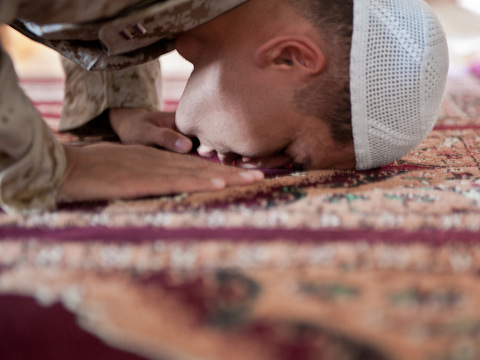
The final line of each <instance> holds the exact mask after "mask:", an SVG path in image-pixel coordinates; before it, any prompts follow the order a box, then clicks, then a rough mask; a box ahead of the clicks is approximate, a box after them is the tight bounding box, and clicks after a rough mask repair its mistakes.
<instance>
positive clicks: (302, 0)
mask: <svg viewBox="0 0 480 360" xmlns="http://www.w3.org/2000/svg"><path fill="white" fill-rule="evenodd" d="M286 1H287V2H288V3H289V4H290V6H291V7H292V8H293V9H295V11H296V12H297V13H298V14H300V15H301V16H302V17H303V18H305V19H306V20H308V21H309V22H310V23H311V24H312V25H313V26H314V27H315V28H316V29H317V30H318V32H319V33H320V34H321V35H322V36H323V39H324V41H325V49H326V50H325V51H326V53H327V54H328V57H329V59H330V60H329V61H328V62H327V64H326V68H325V70H324V71H323V72H322V76H319V77H318V78H317V79H316V80H314V82H313V83H311V84H309V85H307V86H305V87H303V88H301V89H298V90H296V92H295V94H294V101H293V105H294V106H295V108H296V109H297V111H299V112H300V113H302V114H304V115H306V116H314V117H316V118H319V119H322V120H323V121H326V122H327V124H328V125H329V128H330V131H331V133H332V137H333V139H334V140H335V141H336V142H338V143H341V144H346V143H351V142H353V134H352V110H351V100H350V51H351V46H352V34H353V0H286Z"/></svg>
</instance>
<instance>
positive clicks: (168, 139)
mask: <svg viewBox="0 0 480 360" xmlns="http://www.w3.org/2000/svg"><path fill="white" fill-rule="evenodd" d="M147 136H148V137H147V138H146V139H145V140H146V143H147V144H151V145H157V146H160V147H162V148H164V149H166V150H169V151H173V152H177V153H180V154H186V153H188V152H190V151H191V150H192V147H193V144H192V141H191V140H190V139H189V138H188V137H186V136H184V135H182V134H180V133H178V132H176V131H174V130H171V129H167V128H158V127H152V129H151V131H150V133H149V134H148V135H147Z"/></svg>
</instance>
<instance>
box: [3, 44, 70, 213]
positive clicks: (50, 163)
mask: <svg viewBox="0 0 480 360" xmlns="http://www.w3.org/2000/svg"><path fill="white" fill-rule="evenodd" d="M0 83H1V84H2V85H1V87H0V104H2V106H0V207H1V208H2V209H3V210H4V211H7V212H12V213H14V212H23V213H25V212H29V211H35V210H44V209H51V208H54V207H55V204H56V201H55V200H56V196H57V191H58V188H59V187H60V183H61V181H62V178H63V174H64V171H65V166H66V159H65V152H64V149H63V147H62V145H61V144H60V143H59V142H58V141H57V140H56V138H55V136H54V134H53V133H52V132H51V131H50V129H49V128H48V127H47V125H46V124H45V123H44V121H43V120H42V118H41V115H40V114H39V113H38V111H37V110H36V109H35V108H34V106H33V105H32V103H31V102H30V100H29V99H28V98H27V97H26V96H25V94H24V93H23V91H22V90H21V88H20V87H19V85H18V81H17V77H16V75H15V72H14V69H13V65H12V63H11V61H10V59H9V57H8V55H7V54H6V53H5V52H3V51H1V52H0Z"/></svg>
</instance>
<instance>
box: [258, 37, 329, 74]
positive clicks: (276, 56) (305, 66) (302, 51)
mask: <svg viewBox="0 0 480 360" xmlns="http://www.w3.org/2000/svg"><path fill="white" fill-rule="evenodd" d="M255 64H256V65H257V66H258V67H261V68H266V67H273V68H274V69H276V70H280V71H289V72H294V73H295V74H297V75H298V76H303V77H308V76H312V75H316V74H318V73H320V72H321V71H322V70H323V69H324V68H325V65H326V58H325V54H324V51H322V49H321V47H320V46H319V45H317V44H316V43H315V42H314V41H313V40H311V39H310V38H308V37H304V36H280V37H275V38H273V39H270V40H268V41H267V42H265V43H263V44H262V45H261V46H260V47H259V48H258V49H257V50H256V51H255Z"/></svg>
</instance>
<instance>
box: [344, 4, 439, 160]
mask: <svg viewBox="0 0 480 360" xmlns="http://www.w3.org/2000/svg"><path fill="white" fill-rule="evenodd" d="M350 72H351V73H350V90H351V102H352V126H353V138H354V145H355V157H356V162H357V169H359V170H362V169H370V168H376V167H380V166H383V165H386V164H389V163H391V162H393V161H395V160H398V159H400V158H401V157H402V156H404V155H406V154H407V153H409V152H410V151H411V150H412V149H414V148H415V147H416V146H418V145H419V144H420V143H421V142H422V141H423V140H424V139H425V137H426V136H427V135H428V133H429V132H430V131H431V130H432V129H433V127H434V125H435V122H436V120H437V117H438V112H439V109H440V106H441V103H442V99H443V94H444V89H445V83H446V78H447V72H448V47H447V42H446V38H445V34H444V32H443V29H442V27H441V25H440V23H439V21H438V20H437V18H436V17H435V15H434V14H433V12H432V10H431V9H430V7H429V6H428V5H426V4H425V3H424V2H423V1H422V0H355V1H354V28H353V39H352V52H351V68H350Z"/></svg>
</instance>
